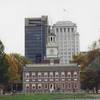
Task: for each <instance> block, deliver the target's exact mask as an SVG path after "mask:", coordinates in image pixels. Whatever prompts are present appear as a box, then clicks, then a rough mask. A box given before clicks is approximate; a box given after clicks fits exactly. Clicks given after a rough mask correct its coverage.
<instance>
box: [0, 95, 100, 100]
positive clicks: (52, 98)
mask: <svg viewBox="0 0 100 100" xmlns="http://www.w3.org/2000/svg"><path fill="white" fill-rule="evenodd" d="M94 97H98V98H100V95H96V96H94V95H87V94H74V95H72V94H66V95H65V94H34V95H33V94H27V95H13V96H0V100H57V99H68V98H84V99H86V98H91V99H92V98H94Z"/></svg>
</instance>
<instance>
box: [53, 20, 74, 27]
mask: <svg viewBox="0 0 100 100" xmlns="http://www.w3.org/2000/svg"><path fill="white" fill-rule="evenodd" d="M54 26H76V24H75V23H73V22H72V21H58V22H56V24H54Z"/></svg>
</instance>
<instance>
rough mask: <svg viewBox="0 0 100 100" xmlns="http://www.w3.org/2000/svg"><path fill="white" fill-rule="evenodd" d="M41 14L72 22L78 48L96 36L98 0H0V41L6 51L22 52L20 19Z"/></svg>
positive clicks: (99, 34) (85, 46) (99, 27)
mask: <svg viewBox="0 0 100 100" xmlns="http://www.w3.org/2000/svg"><path fill="white" fill-rule="evenodd" d="M63 9H66V12H64V11H63ZM41 15H48V17H49V23H50V24H53V23H55V22H56V21H60V20H70V21H73V22H74V23H76V24H77V27H78V32H79V34H80V49H81V51H85V50H88V47H89V45H90V44H92V42H93V41H95V40H97V39H99V38H100V0H0V40H2V42H3V43H4V45H5V51H6V52H7V53H12V52H14V53H15V52H16V53H20V54H24V18H25V17H40V16H41Z"/></svg>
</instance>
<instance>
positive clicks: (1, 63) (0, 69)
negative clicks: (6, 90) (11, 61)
mask: <svg viewBox="0 0 100 100" xmlns="http://www.w3.org/2000/svg"><path fill="white" fill-rule="evenodd" d="M5 58H6V54H5V53H4V45H3V43H2V42H1V41H0V86H3V87H4V86H6V85H7V83H8V80H9V75H8V64H7V61H6V59H5Z"/></svg>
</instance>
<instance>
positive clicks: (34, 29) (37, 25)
mask: <svg viewBox="0 0 100 100" xmlns="http://www.w3.org/2000/svg"><path fill="white" fill-rule="evenodd" d="M47 31H48V18H47V16H41V17H40V18H25V56H26V57H27V58H29V59H31V60H32V62H33V63H40V62H41V61H42V60H43V59H44V56H46V35H47Z"/></svg>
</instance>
